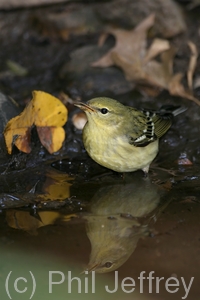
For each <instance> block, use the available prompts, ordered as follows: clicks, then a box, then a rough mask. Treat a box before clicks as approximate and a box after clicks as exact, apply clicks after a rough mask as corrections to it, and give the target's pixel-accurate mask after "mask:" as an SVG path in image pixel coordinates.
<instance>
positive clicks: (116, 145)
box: [76, 97, 183, 172]
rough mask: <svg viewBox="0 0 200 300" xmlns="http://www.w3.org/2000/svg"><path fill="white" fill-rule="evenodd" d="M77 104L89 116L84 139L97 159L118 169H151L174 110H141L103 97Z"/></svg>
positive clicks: (109, 166)
mask: <svg viewBox="0 0 200 300" xmlns="http://www.w3.org/2000/svg"><path fill="white" fill-rule="evenodd" d="M76 106H78V107H80V108H81V109H82V110H84V111H85V113H86V115H87V118H88V122H87V123H86V125H85V127H84V129H83V143H84V146H85V149H86V151H87V152H88V154H89V155H90V156H91V158H92V159H93V160H94V161H96V162H97V163H99V164H100V165H102V166H104V167H106V168H109V169H111V170H114V171H117V172H132V171H136V170H138V169H142V170H143V171H144V172H148V169H149V165H150V163H151V162H152V161H153V159H154V158H155V157H156V155H157V153H158V139H159V138H160V137H161V136H162V135H163V134H164V133H165V132H166V131H167V130H168V129H169V127H170V126H171V123H172V117H173V113H172V112H169V111H168V112H167V113H166V114H165V113H155V112H148V111H139V110H137V109H134V108H132V107H128V106H124V105H123V104H121V103H120V102H118V101H116V100H113V99H110V98H104V97H102V98H94V99H92V100H90V101H88V102H87V103H86V104H84V103H77V104H76ZM182 111H183V110H180V109H179V111H178V110H176V113H174V115H176V114H178V113H180V112H182Z"/></svg>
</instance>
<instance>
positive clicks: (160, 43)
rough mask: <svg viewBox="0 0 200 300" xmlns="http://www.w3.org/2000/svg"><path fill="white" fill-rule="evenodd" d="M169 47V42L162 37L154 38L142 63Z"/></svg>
mask: <svg viewBox="0 0 200 300" xmlns="http://www.w3.org/2000/svg"><path fill="white" fill-rule="evenodd" d="M169 49H170V43H169V41H167V40H163V39H155V40H153V43H152V44H151V46H150V47H149V49H148V51H147V54H146V56H145V58H144V60H143V64H146V63H147V62H149V61H150V60H152V59H153V58H154V57H156V56H157V55H158V54H160V53H162V52H163V51H166V50H169Z"/></svg>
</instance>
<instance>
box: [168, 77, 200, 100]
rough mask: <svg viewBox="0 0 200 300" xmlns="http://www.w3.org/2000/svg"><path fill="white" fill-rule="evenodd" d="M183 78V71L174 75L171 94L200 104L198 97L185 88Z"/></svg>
mask: <svg viewBox="0 0 200 300" xmlns="http://www.w3.org/2000/svg"><path fill="white" fill-rule="evenodd" d="M182 78H183V74H182V73H177V74H175V75H174V76H173V77H172V79H171V81H170V83H169V92H170V94H171V95H174V96H180V97H183V98H186V99H188V100H191V101H194V102H195V103H196V104H197V105H199V106H200V101H199V100H198V99H197V98H195V97H194V96H193V95H192V94H191V92H190V91H186V90H185V88H184V86H183V85H182V83H181V80H182Z"/></svg>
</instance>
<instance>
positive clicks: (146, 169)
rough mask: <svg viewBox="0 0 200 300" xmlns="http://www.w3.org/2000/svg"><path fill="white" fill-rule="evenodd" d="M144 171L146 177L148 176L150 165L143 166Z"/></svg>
mask: <svg viewBox="0 0 200 300" xmlns="http://www.w3.org/2000/svg"><path fill="white" fill-rule="evenodd" d="M142 171H143V172H144V177H145V178H146V177H147V176H148V172H149V165H148V166H146V167H145V168H143V169H142Z"/></svg>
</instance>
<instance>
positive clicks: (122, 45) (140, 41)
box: [92, 14, 155, 67]
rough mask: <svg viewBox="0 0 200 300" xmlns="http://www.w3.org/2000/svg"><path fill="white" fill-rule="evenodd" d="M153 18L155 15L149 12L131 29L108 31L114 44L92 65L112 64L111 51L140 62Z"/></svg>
mask: <svg viewBox="0 0 200 300" xmlns="http://www.w3.org/2000/svg"><path fill="white" fill-rule="evenodd" d="M154 20H155V15H154V14H151V15H150V16H149V17H148V18H146V19H145V20H144V21H143V22H141V23H140V24H139V25H138V26H137V27H136V28H135V29H133V30H129V31H128V30H122V29H113V30H110V31H109V33H111V34H113V35H114V36H115V37H116V45H115V46H114V47H113V48H112V49H111V50H110V51H108V53H107V54H106V55H104V56H103V57H102V58H101V59H99V60H98V61H96V62H94V63H92V66H93V67H109V66H112V65H114V62H113V59H112V56H113V53H117V54H118V55H120V56H122V57H125V58H126V60H128V61H130V62H132V63H137V61H139V62H140V63H141V58H144V56H145V54H146V33H147V30H148V29H149V28H151V27H152V25H153V24H154Z"/></svg>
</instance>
